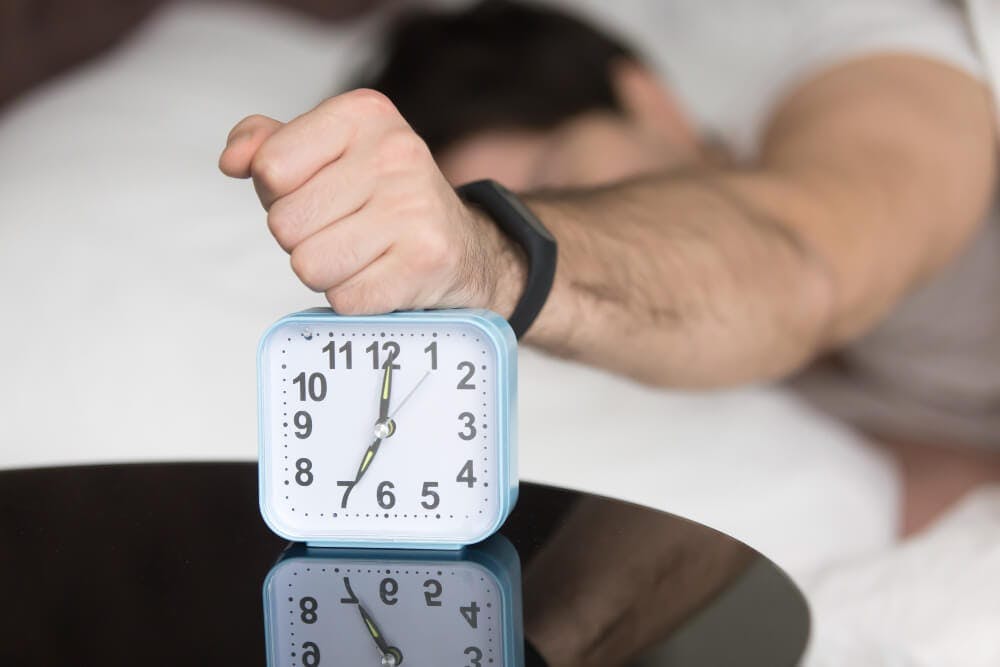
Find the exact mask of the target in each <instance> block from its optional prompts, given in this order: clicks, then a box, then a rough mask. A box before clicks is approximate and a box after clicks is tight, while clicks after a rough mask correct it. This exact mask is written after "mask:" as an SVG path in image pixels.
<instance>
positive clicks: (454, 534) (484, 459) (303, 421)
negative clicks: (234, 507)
mask: <svg viewBox="0 0 1000 667" xmlns="http://www.w3.org/2000/svg"><path fill="white" fill-rule="evenodd" d="M258 384H259V411H260V508H261V513H262V514H263V516H264V520H265V521H266V522H267V524H268V526H270V528H271V529H272V530H273V531H274V532H276V533H277V534H279V535H281V536H282V537H285V538H287V539H289V540H293V541H301V542H307V543H309V544H310V545H313V546H342V547H343V546H347V547H373V548H380V547H399V548H433V549H457V548H460V547H462V546H464V545H468V544H473V543H475V542H479V541H481V540H484V539H486V538H487V537H489V536H490V535H492V534H493V533H494V532H496V530H497V529H498V528H499V527H500V526H501V524H502V523H503V522H504V520H505V519H506V518H507V516H508V514H509V513H510V511H511V509H512V508H513V506H514V503H515V501H516V498H517V459H516V452H517V446H516V441H515V440H516V433H517V415H516V405H517V401H516V399H517V397H516V392H517V343H516V340H515V338H514V333H513V331H512V330H511V328H510V326H509V325H508V324H507V322H506V321H505V320H504V319H503V318H501V317H500V316H499V315H497V314H495V313H493V312H490V311H487V310H437V311H417V312H405V313H392V314H389V315H378V316H356V317H354V316H352V317H347V316H340V315H336V314H335V313H333V312H332V311H331V310H329V309H326V308H319V309H314V310H307V311H304V312H301V313H296V314H293V315H289V316H288V317H285V318H283V319H281V320H279V321H278V322H277V323H275V324H274V325H273V326H272V327H271V328H270V329H268V330H267V332H266V333H265V334H264V337H263V339H262V341H261V343H260V350H259V355H258Z"/></svg>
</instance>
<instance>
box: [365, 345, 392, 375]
mask: <svg viewBox="0 0 1000 667" xmlns="http://www.w3.org/2000/svg"><path fill="white" fill-rule="evenodd" d="M365 352H368V353H369V354H371V355H372V368H374V369H376V370H377V369H379V368H382V364H392V369H393V370H399V364H397V363H396V359H397V358H398V357H399V343H397V342H396V341H394V340H387V341H385V342H384V343H382V349H381V352H384V353H385V359H384V360H383V359H382V355H381V354H380V351H379V346H378V342H375V343H372V344H371V345H369V346H368V347H366V348H365Z"/></svg>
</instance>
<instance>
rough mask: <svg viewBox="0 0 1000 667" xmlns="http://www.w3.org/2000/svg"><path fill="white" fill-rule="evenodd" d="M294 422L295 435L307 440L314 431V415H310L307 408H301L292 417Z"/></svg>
mask: <svg viewBox="0 0 1000 667" xmlns="http://www.w3.org/2000/svg"><path fill="white" fill-rule="evenodd" d="M292 423H293V424H295V437H296V438H298V439H299V440H305V439H306V438H308V437H309V436H310V435H312V432H313V420H312V415H310V414H309V413H308V412H306V411H305V410H299V411H298V412H296V413H295V415H294V416H293V417H292Z"/></svg>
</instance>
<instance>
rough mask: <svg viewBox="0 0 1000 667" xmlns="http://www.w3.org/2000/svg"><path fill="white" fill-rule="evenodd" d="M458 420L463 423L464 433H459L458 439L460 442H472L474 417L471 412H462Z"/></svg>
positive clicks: (474, 429) (474, 428)
mask: <svg viewBox="0 0 1000 667" xmlns="http://www.w3.org/2000/svg"><path fill="white" fill-rule="evenodd" d="M458 418H459V419H460V420H462V421H463V422H465V431H459V433H458V437H460V438H461V439H462V440H472V439H473V438H475V437H476V426H475V423H476V416H475V415H474V414H472V413H471V412H463V413H462V414H460V415H459V416H458Z"/></svg>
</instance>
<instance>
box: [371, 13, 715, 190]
mask: <svg viewBox="0 0 1000 667" xmlns="http://www.w3.org/2000/svg"><path fill="white" fill-rule="evenodd" d="M366 85H368V86H370V87H372V88H375V89H377V90H381V91H382V92H384V93H386V94H387V95H388V96H389V97H390V98H391V99H392V100H393V101H394V102H395V103H396V105H397V107H398V108H399V110H400V112H401V113H402V114H403V116H404V117H405V118H406V119H407V120H408V121H409V122H410V124H411V125H412V126H413V128H414V129H415V130H416V131H417V133H418V134H420V135H421V136H422V137H423V138H424V140H425V141H426V142H427V144H428V146H429V147H430V149H431V150H432V151H433V152H434V154H435V155H436V156H437V157H438V161H439V163H440V164H441V167H442V169H443V170H444V172H445V174H446V175H447V176H448V178H449V179H450V180H451V181H452V182H454V183H458V182H463V181H468V180H472V179H475V178H483V177H492V178H496V179H498V180H500V181H502V182H504V183H506V184H507V185H508V186H510V187H513V188H516V189H530V188H538V187H549V186H573V185H591V184H598V183H604V182H610V181H614V180H618V179H621V178H624V177H628V176H631V175H634V174H636V173H641V172H643V171H649V170H652V169H657V168H663V167H667V166H670V165H673V164H677V163H679V162H683V161H687V160H690V159H692V158H693V157H694V156H696V155H697V153H698V150H697V143H696V137H695V135H694V132H693V131H692V129H691V127H690V125H689V124H688V122H687V119H686V118H685V117H684V114H683V113H682V111H681V110H680V108H679V106H678V105H677V104H676V102H675V100H674V98H673V97H672V96H671V94H670V92H669V90H668V89H667V88H666V87H665V86H664V85H663V84H662V83H661V82H660V80H659V79H658V78H657V76H656V75H655V74H654V73H653V72H652V71H651V70H649V69H648V68H647V67H645V66H644V65H643V64H642V63H641V62H640V60H639V58H638V57H637V56H636V55H635V54H634V53H633V52H632V51H631V49H629V48H628V47H627V46H625V45H624V44H622V43H620V42H618V41H616V40H615V39H614V38H612V37H610V36H608V35H605V34H603V33H602V32H600V31H599V30H597V29H595V28H593V27H591V26H589V25H587V24H586V23H583V22H582V21H580V20H578V19H575V18H573V17H571V16H568V15H566V14H564V13H561V12H558V11H556V10H552V9H546V8H542V7H536V6H531V5H525V4H520V3H517V2H510V1H507V0H487V1H486V2H482V3H480V4H479V5H476V6H475V7H473V8H471V9H468V10H464V11H461V12H457V13H450V12H449V13H446V12H436V11H427V10H424V11H420V12H418V13H412V14H409V15H407V16H405V17H404V18H402V19H401V20H400V21H398V22H397V23H396V25H395V26H394V27H393V29H392V30H391V31H390V33H389V37H388V43H387V54H386V59H385V62H384V64H382V66H381V68H380V70H379V72H378V73H377V74H376V75H375V76H374V77H373V78H372V80H371V81H368V82H366Z"/></svg>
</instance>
